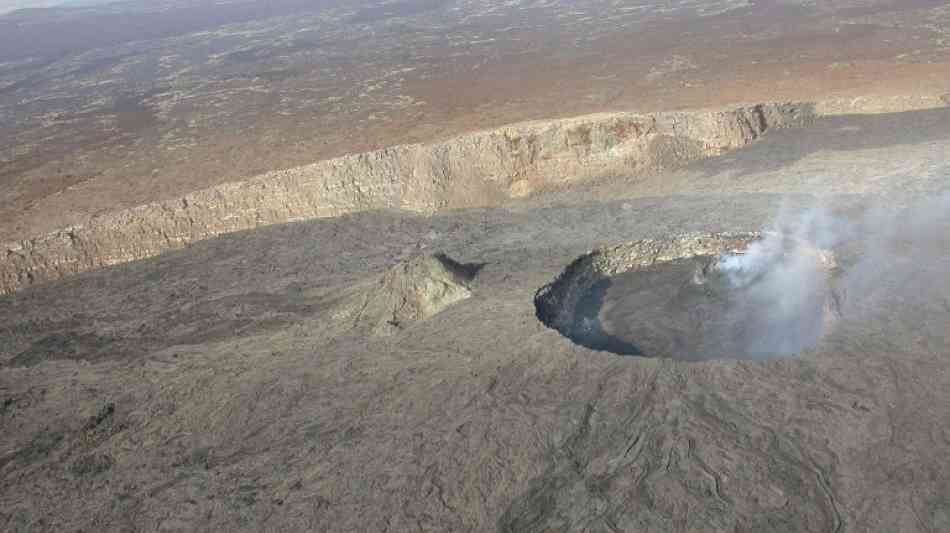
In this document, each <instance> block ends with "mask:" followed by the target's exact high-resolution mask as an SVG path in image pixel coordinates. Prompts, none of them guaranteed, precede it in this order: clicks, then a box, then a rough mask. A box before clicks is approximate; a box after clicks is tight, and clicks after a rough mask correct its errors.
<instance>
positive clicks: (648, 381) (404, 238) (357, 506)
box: [0, 111, 950, 533]
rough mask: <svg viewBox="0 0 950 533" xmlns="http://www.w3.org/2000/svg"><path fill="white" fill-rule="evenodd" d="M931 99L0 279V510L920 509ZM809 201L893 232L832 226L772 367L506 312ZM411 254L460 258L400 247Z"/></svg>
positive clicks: (753, 528)
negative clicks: (649, 163) (538, 183)
mask: <svg viewBox="0 0 950 533" xmlns="http://www.w3.org/2000/svg"><path fill="white" fill-rule="evenodd" d="M948 114H950V111H939V112H937V111H935V112H915V113H910V114H897V115H879V116H875V117H853V116H852V117H837V118H823V119H818V120H817V121H816V122H815V123H814V125H812V126H811V127H810V128H809V129H807V130H806V129H802V130H784V131H780V132H776V133H777V134H776V135H774V136H766V137H764V138H763V139H762V140H761V142H759V143H755V144H753V145H750V146H748V147H746V148H744V149H742V150H738V151H735V152H732V153H730V154H729V155H727V156H726V157H725V158H719V159H710V160H706V161H702V162H699V163H697V164H695V165H693V166H691V167H689V168H687V169H685V170H683V171H681V172H673V173H663V174H658V175H656V176H653V177H646V178H643V179H642V180H624V179H617V180H616V181H611V182H605V183H601V184H598V185H597V186H596V187H594V186H591V187H586V188H577V189H573V190H570V191H568V192H569V193H570V194H567V193H565V194H563V195H559V194H560V193H557V194H553V195H552V197H541V198H537V199H535V200H534V201H531V202H529V201H527V200H525V201H524V202H522V203H516V204H513V205H512V207H511V208H509V209H501V208H490V209H489V208H484V209H461V210H455V211H451V212H446V213H440V214H436V215H434V216H421V215H419V214H413V213H407V212H402V211H397V210H391V211H373V212H365V213H357V214H351V215H347V216H344V217H339V218H327V219H322V220H313V221H305V222H298V223H294V224H282V225H273V226H270V227H266V228H258V229H256V230H254V231H246V232H240V233H234V234H231V235H227V236H222V237H219V238H216V239H209V240H206V241H204V242H200V243H194V244H193V245H191V246H189V247H188V248H186V249H183V250H177V251H172V252H169V253H165V254H162V255H161V256H158V257H154V258H151V259H147V260H142V261H136V262H131V263H128V264H124V265H116V266H113V267H110V268H106V269H100V270H96V271H92V272H86V273H83V274H80V275H77V276H73V277H70V278H68V279H63V280H59V281H55V282H52V283H49V284H47V285H45V286H35V287H31V288H27V289H25V290H22V291H18V292H17V293H15V294H12V295H7V296H3V297H0V428H2V431H0V530H3V531H18V530H20V531H77V530H83V531H105V532H109V531H130V530H135V531H138V530H157V531H330V532H364V531H390V532H395V531H472V532H491V531H518V532H534V531H537V532H541V531H604V532H608V531H629V532H666V531H697V532H760V531H761V532H772V531H776V532H812V531H813V532H821V533H825V532H838V533H841V532H855V533H856V532H865V531H874V532H876V531H900V532H902V533H903V532H908V533H932V532H935V531H947V530H948V528H950V428H948V424H947V421H948V420H950V402H948V401H947V394H948V393H947V391H948V390H950V358H948V357H947V354H948V353H950V345H948V340H947V335H946V332H947V331H948V329H950V306H948V305H947V302H950V276H948V275H947V266H948V265H950V238H948V235H950V215H947V213H948V212H950V211H947V210H946V209H944V210H940V211H933V210H930V211H928V212H930V213H931V214H932V213H937V214H938V215H939V216H937V217H936V218H930V217H923V218H921V217H919V216H917V214H916V213H918V212H921V213H923V212H925V210H922V209H918V206H919V205H921V204H920V200H922V199H926V198H928V197H938V198H944V197H943V196H941V195H942V194H943V192H944V191H947V190H948V189H950V179H948V176H950V163H948V162H947V161H948V158H947V157H946V154H947V153H950V120H948ZM897 152H899V154H900V156H901V157H895V153H897ZM858 163H860V164H858ZM829 190H833V191H840V192H846V191H848V190H851V191H859V192H862V193H866V194H840V195H829V194H828V191H829ZM657 191H660V192H662V194H658V192H657ZM696 191H699V192H698V193H697V192H696ZM802 193H805V194H802ZM872 193H873V194H872ZM876 195H880V196H882V197H884V198H886V200H887V204H886V205H883V206H882V205H881V203H882V202H880V201H879V200H878V199H877V198H876ZM819 196H820V197H819ZM946 198H950V197H946ZM544 202H547V203H544ZM816 204H819V205H824V206H826V207H828V209H829V210H831V211H833V212H834V213H835V215H836V217H839V218H842V219H845V220H848V221H850V222H852V223H853V224H854V227H855V228H857V231H855V232H854V234H855V235H857V237H855V238H859V237H860V236H861V233H862V231H863V230H862V228H864V227H866V226H867V224H868V223H874V222H875V221H877V222H879V223H878V224H877V227H879V228H881V227H883V228H885V230H890V229H893V230H895V231H898V232H899V235H900V236H903V237H908V236H910V237H912V238H909V239H896V240H895V239H892V238H891V237H890V236H889V234H888V233H887V231H885V232H884V233H883V234H879V235H877V236H876V237H877V238H876V239H863V240H861V241H860V243H859V244H861V245H860V246H858V245H855V244H853V243H851V242H850V241H845V242H843V243H839V244H837V245H836V247H835V254H836V255H835V258H836V260H837V263H838V265H839V268H840V270H841V276H842V278H841V279H842V281H843V282H847V283H849V285H848V287H851V288H854V290H851V291H850V292H849V293H848V297H847V299H846V300H845V301H844V302H843V305H844V307H845V309H844V311H843V312H842V313H841V315H840V317H838V318H837V319H836V323H835V327H834V328H833V330H832V331H831V332H830V333H829V334H828V335H826V336H824V337H823V338H822V339H821V342H820V343H819V344H818V345H817V346H816V347H814V349H812V350H809V351H807V352H806V353H803V354H802V355H801V356H799V357H789V358H783V359H775V360H726V359H720V360H710V361H698V362H694V361H680V360H675V359H658V358H646V357H637V356H621V355H617V354H615V353H607V352H603V351H596V350H591V349H588V348H586V347H584V346H582V345H578V344H575V343H573V342H571V340H570V339H568V338H566V337H565V336H563V335H561V334H560V333H559V332H557V331H555V330H553V329H551V328H549V327H548V326H546V325H545V324H544V323H542V322H541V321H539V320H538V317H537V315H536V312H537V310H536V307H535V303H536V302H535V298H536V296H537V295H538V291H539V289H541V288H542V287H545V286H546V285H548V284H551V282H552V280H556V279H557V278H558V276H559V275H560V274H561V273H563V272H564V271H565V269H567V268H569V266H570V265H571V264H572V262H574V261H577V260H578V258H581V257H585V258H587V259H588V263H587V264H588V265H590V264H592V263H594V262H596V261H597V260H598V259H597V258H600V260H603V262H602V263H597V264H599V265H604V266H605V267H606V268H605V270H604V271H608V270H610V269H611V268H614V267H615V268H616V271H620V270H623V269H624V268H626V267H628V266H629V265H630V264H632V263H631V261H630V258H631V254H629V253H627V254H626V255H625V252H629V251H631V250H635V251H636V252H637V254H636V255H635V256H634V257H633V259H634V260H636V259H637V258H641V259H642V261H643V262H644V263H646V264H651V262H652V261H653V259H652V258H654V257H664V256H667V257H676V256H679V255H683V254H684V253H686V254H688V253H697V252H703V253H710V252H713V251H715V250H719V249H721V248H723V247H728V246H729V245H728V244H727V245H725V246H717V247H709V248H703V246H706V245H705V244H703V245H700V244H699V243H700V241H699V240H697V239H694V238H686V239H683V240H682V241H676V240H675V239H674V237H675V236H677V235H681V236H682V235H685V236H693V237H697V236H703V235H719V236H723V235H725V236H733V237H740V238H742V237H743V236H748V235H749V234H751V233H753V232H756V231H761V230H768V229H769V228H770V227H771V224H772V222H773V221H774V220H775V219H776V217H777V216H778V215H779V214H780V213H791V214H794V215H797V214H801V213H809V212H812V210H813V209H812V208H814V207H815V206H816ZM945 206H946V202H944V203H938V204H937V205H936V207H945ZM872 207H873V209H872ZM703 242H705V238H703ZM622 243H634V245H630V244H622ZM636 243H640V244H639V247H637V246H638V245H637V244H636ZM670 243H673V244H670ZM431 250H441V251H444V253H445V254H447V255H448V256H450V257H453V258H456V259H457V260H459V261H464V262H466V263H468V262H477V264H483V266H482V267H481V269H480V270H479V271H478V273H477V277H475V278H474V279H473V278H472V276H471V274H472V270H474V268H468V267H467V268H465V269H462V271H461V272H460V271H459V270H458V268H457V267H456V266H455V264H454V263H452V262H450V261H448V260H447V259H445V258H437V257H433V256H431V255H420V256H418V257H415V258H414V259H409V260H408V261H406V260H405V259H406V258H407V257H409V256H410V251H411V253H412V254H429V253H430V251H431ZM591 250H597V251H601V253H595V254H591V252H590V251H591ZM611 250H615V252H616V253H612V252H610V251H611ZM867 257H870V258H871V259H872V260H871V261H863V259H864V258H867ZM862 265H863V267H865V268H860V267H861V266H862ZM568 285H570V284H567V285H564V286H565V287H567V286H568ZM578 286H579V285H578ZM469 292H470V293H471V294H472V296H471V297H470V298H468V299H464V300H461V301H458V299H459V298H461V297H462V296H464V295H466V294H468V293H469ZM569 292H570V291H565V292H564V294H565V295H568V296H569V294H568V293H569ZM550 294H552V295H553V294H555V291H552V292H551V293H550ZM453 301H454V302H455V303H454V304H451V305H448V304H450V302H453ZM361 307H365V310H366V311H365V313H364V315H363V316H364V318H365V319H364V320H363V321H361V322H355V321H354V319H355V317H356V316H358V313H357V312H356V311H358V310H359V309H360V308H361ZM354 310H355V311H354ZM433 313H434V314H433ZM423 317H424V318H423ZM390 321H392V322H395V323H398V324H399V326H400V327H388V326H387V325H386V323H387V322H390ZM380 324H383V327H382V328H381V330H376V328H377V326H379V325H380ZM374 330H376V331H374ZM374 332H376V333H380V332H382V333H388V334H386V335H379V334H373V333H374ZM93 335H94V336H93Z"/></svg>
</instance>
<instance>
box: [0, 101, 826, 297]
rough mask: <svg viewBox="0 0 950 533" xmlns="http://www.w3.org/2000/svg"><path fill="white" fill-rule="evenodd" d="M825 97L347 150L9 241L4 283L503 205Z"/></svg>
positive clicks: (673, 155) (597, 118)
mask: <svg viewBox="0 0 950 533" xmlns="http://www.w3.org/2000/svg"><path fill="white" fill-rule="evenodd" d="M814 116H815V106H814V105H813V104H802V103H766V104H759V105H749V106H739V107H732V108H727V109H717V110H698V111H684V112H668V113H657V114H649V115H643V114H636V113H602V114H595V115H587V116H582V117H576V118H569V119H562V120H550V121H536V122H526V123H520V124H514V125H511V126H506V127H502V128H498V129H494V130H488V131H480V132H475V133H471V134H467V135H463V136H459V137H456V138H453V139H450V140H447V141H444V142H439V143H434V144H409V145H401V146H394V147H391V148H386V149H383V150H378V151H375V152H368V153H361V154H355V155H349V156H344V157H340V158H336V159H330V160H326V161H320V162H317V163H314V164H311V165H306V166H302V167H297V168H291V169H287V170H279V171H274V172H269V173H266V174H263V175H261V176H257V177H254V178H252V179H249V180H247V181H242V182H235V183H229V184H225V185H222V186H217V187H213V188H209V189H205V190H201V191H196V192H194V193H191V194H188V195H186V196H184V197H182V198H179V199H175V200H169V201H162V202H156V203H152V204H147V205H143V206H139V207H136V208H133V209H129V210H125V211H120V212H116V213H111V214H106V215H103V216H100V217H97V218H93V219H92V220H91V221H90V222H88V223H87V224H85V225H77V226H73V227H69V228H65V229H62V230H59V231H56V232H53V233H50V234H47V235H44V236H40V237H36V238H31V239H25V240H20V241H17V242H12V243H7V244H4V245H2V246H0V250H3V252H2V257H0V294H4V293H11V292H13V291H15V290H17V289H20V288H23V287H27V286H30V285H33V284H36V283H41V282H44V281H48V280H53V279H57V278H61V277H63V276H65V275H69V274H72V273H77V272H83V271H87V270H91V269H95V268H99V267H103V266H108V265H114V264H119V263H124V262H128V261H134V260H137V259H143V258H146V257H151V256H154V255H157V254H159V253H162V252H163V251H166V250H170V249H175V248H180V247H183V246H185V245H187V244H189V243H192V242H195V241H200V240H203V239H207V238H210V237H214V236H216V235H220V234H223V233H229V232H234V231H240V230H246V229H251V228H255V227H259V226H263V225H268V224H277V223H284V222H291V221H298V220H307V219H312V218H320V217H333V216H339V215H343V214H346V213H353V212H358V211H365V210H372V209H387V208H388V209H405V210H409V211H413V212H421V213H433V212H436V211H439V210H443V209H448V208H459V207H477V206H486V205H497V204H499V203H501V202H504V201H506V200H508V199H511V198H517V197H523V196H528V195H530V194H531V193H532V192H533V191H537V190H543V189H544V188H545V187H550V186H553V185H557V184H562V183H567V182H571V181H582V180H586V179H593V178H598V177H606V176H614V175H624V174H635V173H644V172H655V171H658V170H662V169H668V168H671V167H675V166H678V165H682V164H685V163H687V162H690V161H694V160H697V159H701V158H705V157H710V156H715V155H719V154H722V153H724V152H727V151H730V150H734V149H737V148H740V147H742V146H745V145H747V144H749V143H751V142H753V141H754V140H755V139H757V138H758V137H759V136H761V135H762V134H763V133H764V132H766V131H767V130H769V129H773V128H783V127H798V126H803V125H804V124H806V123H807V122H808V121H809V120H811V119H812V118H813V117H814Z"/></svg>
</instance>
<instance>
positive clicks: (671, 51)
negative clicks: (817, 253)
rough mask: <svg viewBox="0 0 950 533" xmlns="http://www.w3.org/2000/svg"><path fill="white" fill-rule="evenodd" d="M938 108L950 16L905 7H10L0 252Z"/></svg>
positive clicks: (553, 2) (924, 5)
mask: <svg viewBox="0 0 950 533" xmlns="http://www.w3.org/2000/svg"><path fill="white" fill-rule="evenodd" d="M377 4H378V5H377ZM947 92H950V7H948V6H947V5H946V4H945V3H944V2H936V1H926V0H915V1H910V2H908V1H896V0H893V1H883V0H882V1H860V0H853V1H848V2H830V1H818V2H795V1H787V0H763V1H743V0H718V1H712V2H690V1H685V0H684V1H677V2H662V3H660V2H655V3H651V2H633V3H627V2H618V1H607V0H585V1H582V2H578V1H574V0H571V1H566V0H561V1H558V0H548V1H527V0H526V1H518V2H508V3H498V2H490V1H481V0H459V1H445V2H442V1H432V0H405V1H398V2H380V3H375V2H366V1H364V2H359V1H357V2H338V1H335V0H325V1H323V2H317V3H314V2H303V1H300V0H279V1H275V2H266V3H255V2H249V1H238V2H232V3H228V4H223V5H218V4H211V3H210V2H209V3H206V2H176V1H172V0H169V1H165V2H161V3H157V4H156V3H151V2H150V3H135V2H130V3H122V4H108V5H106V6H101V7H89V8H72V9H65V8H64V9H50V10H21V11H16V12H13V13H10V14H7V15H5V16H2V17H0V121H2V122H0V124H2V125H0V128H2V129H0V153H2V159H0V241H3V242H8V241H11V240H15V239H21V238H25V237H31V236H35V235H39V234H43V233H45V232H48V231H52V230H54V229H57V228H60V227H64V226H67V225H71V224H76V223H82V222H85V221H87V220H88V217H89V216H91V215H94V214H97V213H103V212H108V211H113V210H116V209H120V208H126V207H130V206H134V205H139V204H144V203H148V202H151V201H155V200H160V199H168V198H175V197H178V196H181V195H182V194H184V193H187V192H189V191H193V190H197V189H201V188H205V187H208V186H211V185H214V184H218V183H223V182H228V181H234V180H238V179H242V178H247V177H249V176H253V175H256V174H260V173H263V172H266V171H269V170H274V169H280V168H288V167H293V166H297V165H302V164H306V163H310V162H313V161H316V160H320V159H325V158H330V157H334V156H339V155H342V154H347V153H356V152H362V151H367V150H372V149H376V148H380V147H384V146H389V145H393V144H401V143H408V142H421V141H433V140H440V139H445V138H447V137H450V136H453V135H455V134H458V133H461V132H466V131H471V130H475V129H482V128H487V127H493V126H499V125H502V124H507V123H511V122H517V121H522V120H527V119H538V118H554V117H562V116H570V115H576V114H582V113H589V112H596V111H608V110H609V111H617V110H632V111H656V110H672V109H681V108H695V107H708V106H718V105H722V104H728V103H735V102H761V101H769V100H793V101H802V100H804V101H812V100H821V99H826V98H831V97H854V96H888V95H911V96H917V95H928V96H940V95H942V94H945V93H947Z"/></svg>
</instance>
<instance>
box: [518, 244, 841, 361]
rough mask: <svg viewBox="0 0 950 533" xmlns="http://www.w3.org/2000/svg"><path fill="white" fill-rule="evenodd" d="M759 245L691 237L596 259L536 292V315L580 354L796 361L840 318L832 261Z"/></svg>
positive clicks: (602, 253) (811, 252) (600, 253)
mask: <svg viewBox="0 0 950 533" xmlns="http://www.w3.org/2000/svg"><path fill="white" fill-rule="evenodd" d="M759 237H760V236H758V235H755V234H744V235H726V234H717V235H688V236H683V237H678V238H675V239H671V240H667V241H662V240H659V241H658V240H646V241H638V242H635V243H629V244H624V245H620V246H615V247H612V248H605V249H602V250H597V251H594V252H591V253H589V254H586V255H584V256H582V257H580V258H578V259H577V260H576V261H574V262H573V263H572V264H571V265H570V266H568V268H567V269H565V271H564V272H562V274H561V275H560V276H559V277H558V278H557V279H556V280H555V281H554V282H552V283H551V284H549V285H547V286H545V287H543V288H542V289H541V290H540V291H538V294H537V295H536V297H535V306H536V311H537V316H538V318H539V319H540V320H541V321H542V322H544V323H545V324H546V325H548V326H549V327H551V328H553V329H556V330H558V331H559V332H560V333H561V334H563V335H564V336H566V337H568V338H570V339H571V340H572V341H573V342H575V343H577V344H579V345H581V346H585V347H588V348H591V349H594V350H601V351H608V352H613V353H617V354H621V355H639V356H647V357H665V358H673V359H682V360H691V361H697V360H705V359H717V358H739V359H751V358H755V359H759V358H772V357H782V356H791V355H796V354H799V353H801V352H802V351H804V350H807V349H808V348H811V347H812V346H814V345H815V344H816V343H817V342H818V340H819V339H820V338H821V337H822V335H823V334H824V333H825V331H826V330H827V329H828V328H829V327H830V324H831V322H832V321H833V320H834V319H835V317H836V316H837V314H838V309H839V305H838V295H837V294H836V293H835V292H834V290H833V289H832V287H833V277H834V276H833V273H834V263H833V256H830V255H828V253H827V252H825V251H821V250H815V249H811V248H807V247H803V246H800V245H799V244H797V243H794V242H793V243H784V244H783V243H781V242H779V243H778V244H776V245H775V246H772V248H769V247H768V246H762V245H756V246H753V247H752V250H751V251H750V250H748V247H749V245H750V243H753V242H758V241H759ZM747 253H749V254H755V255H754V256H752V255H750V256H748V257H747V256H746V254H747Z"/></svg>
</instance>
